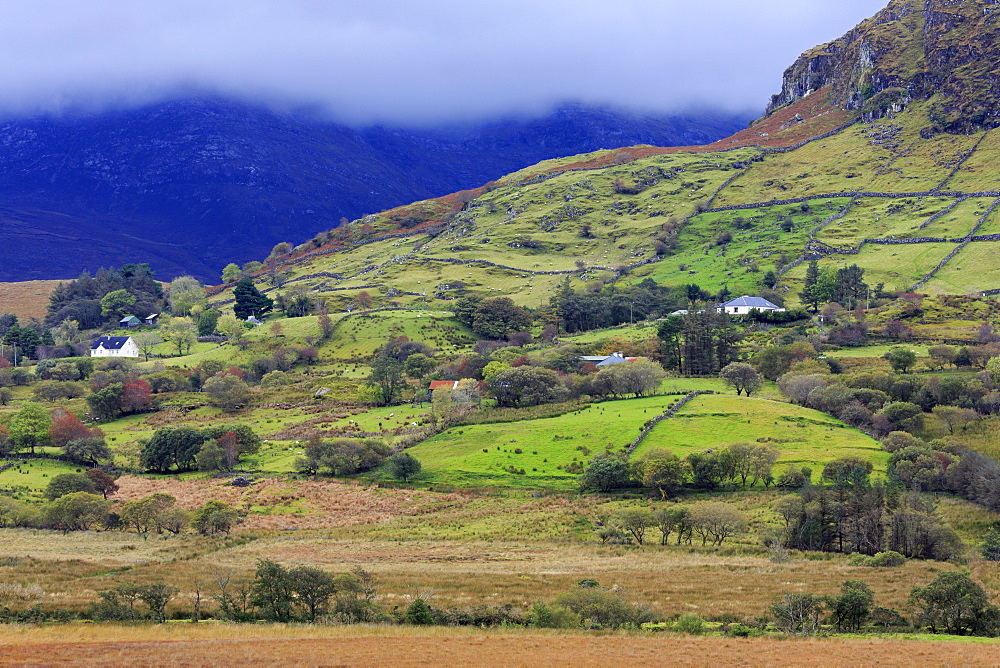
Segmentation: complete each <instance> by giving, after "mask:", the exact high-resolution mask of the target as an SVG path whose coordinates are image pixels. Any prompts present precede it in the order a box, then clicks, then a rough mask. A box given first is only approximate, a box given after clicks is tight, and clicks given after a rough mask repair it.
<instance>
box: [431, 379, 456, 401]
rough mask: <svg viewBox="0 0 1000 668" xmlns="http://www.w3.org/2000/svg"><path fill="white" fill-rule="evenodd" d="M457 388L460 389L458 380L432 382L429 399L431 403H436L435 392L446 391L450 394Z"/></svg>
mask: <svg viewBox="0 0 1000 668" xmlns="http://www.w3.org/2000/svg"><path fill="white" fill-rule="evenodd" d="M456 387H458V381H457V380H432V381H431V384H430V387H428V388H427V389H428V390H429V392H428V394H429V397H428V398H429V399H430V400H431V401H434V391H435V390H445V391H448V392H450V391H451V390H454V389H455V388H456Z"/></svg>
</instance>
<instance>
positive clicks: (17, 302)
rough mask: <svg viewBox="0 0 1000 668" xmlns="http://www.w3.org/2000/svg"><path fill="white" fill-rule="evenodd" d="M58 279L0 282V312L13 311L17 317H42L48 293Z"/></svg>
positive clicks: (46, 304) (24, 318)
mask: <svg viewBox="0 0 1000 668" xmlns="http://www.w3.org/2000/svg"><path fill="white" fill-rule="evenodd" d="M59 283H60V281H21V282H19V283H0V313H13V314H14V315H16V316H17V317H18V318H21V319H22V320H26V319H28V318H43V317H45V310H46V309H47V308H48V306H49V295H50V294H52V290H54V289H55V287H56V285H58V284H59Z"/></svg>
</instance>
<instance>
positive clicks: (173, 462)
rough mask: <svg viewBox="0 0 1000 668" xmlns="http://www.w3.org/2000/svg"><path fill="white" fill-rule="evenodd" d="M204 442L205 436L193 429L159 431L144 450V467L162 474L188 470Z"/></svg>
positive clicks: (142, 455) (141, 455) (142, 457)
mask: <svg viewBox="0 0 1000 668" xmlns="http://www.w3.org/2000/svg"><path fill="white" fill-rule="evenodd" d="M204 442H205V436H204V435H203V434H202V433H201V432H200V431H198V430H197V429H192V428H191V427H177V428H167V429H157V430H156V432H154V433H153V437H152V438H151V439H149V441H148V442H147V443H146V444H145V446H143V448H142V452H141V453H140V457H141V460H142V465H143V466H144V467H146V469H148V470H151V471H158V472H161V473H164V472H166V471H169V470H170V469H172V468H176V469H178V470H181V471H184V470H188V469H190V468H191V467H192V465H193V464H194V461H195V457H196V456H197V454H198V450H200V449H201V444H202V443H204Z"/></svg>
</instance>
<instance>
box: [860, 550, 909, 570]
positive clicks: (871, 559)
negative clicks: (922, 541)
mask: <svg viewBox="0 0 1000 668" xmlns="http://www.w3.org/2000/svg"><path fill="white" fill-rule="evenodd" d="M848 563H849V564H850V565H851V566H867V567H869V568H896V567H899V566H902V565H903V564H905V563H906V557H904V556H903V555H901V554H900V553H899V552H895V551H893V550H887V551H885V552H878V553H877V554H873V555H871V556H868V555H866V554H852V555H851V558H850V559H849V560H848Z"/></svg>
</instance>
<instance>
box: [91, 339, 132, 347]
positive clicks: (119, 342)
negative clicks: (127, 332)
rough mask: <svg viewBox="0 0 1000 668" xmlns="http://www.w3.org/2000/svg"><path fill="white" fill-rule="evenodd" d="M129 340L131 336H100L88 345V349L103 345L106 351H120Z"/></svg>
mask: <svg viewBox="0 0 1000 668" xmlns="http://www.w3.org/2000/svg"><path fill="white" fill-rule="evenodd" d="M131 338H132V337H131V336H102V337H100V338H99V339H97V340H96V341H94V342H93V343H92V344H90V349H91V350H94V349H96V348H97V347H98V346H101V345H103V346H104V348H106V349H107V350H121V349H122V346H124V345H125V344H126V343H127V342H128V340H129V339H131Z"/></svg>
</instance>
